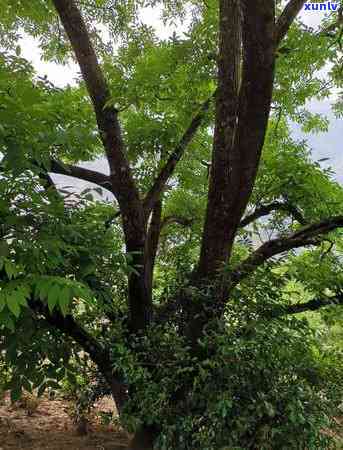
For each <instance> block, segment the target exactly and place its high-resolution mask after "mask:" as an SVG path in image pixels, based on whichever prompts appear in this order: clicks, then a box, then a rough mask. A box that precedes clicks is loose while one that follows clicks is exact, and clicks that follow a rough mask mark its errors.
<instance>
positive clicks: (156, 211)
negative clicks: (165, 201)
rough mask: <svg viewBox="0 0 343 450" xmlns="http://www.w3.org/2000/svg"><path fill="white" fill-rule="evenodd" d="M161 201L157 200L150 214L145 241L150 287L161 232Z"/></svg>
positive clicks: (147, 274) (150, 286)
mask: <svg viewBox="0 0 343 450" xmlns="http://www.w3.org/2000/svg"><path fill="white" fill-rule="evenodd" d="M161 215H162V201H161V200H159V201H158V202H157V203H156V204H155V206H154V208H153V210H152V215H151V221H150V224H149V229H148V233H147V238H146V242H145V258H146V277H147V282H148V285H149V288H150V289H151V288H152V280H153V272H154V266H155V260H156V255H157V250H158V243H159V239H160V233H161Z"/></svg>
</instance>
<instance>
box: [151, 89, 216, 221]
mask: <svg viewBox="0 0 343 450" xmlns="http://www.w3.org/2000/svg"><path fill="white" fill-rule="evenodd" d="M213 96H214V94H213V95H212V96H211V97H210V98H209V99H207V100H206V101H205V102H204V103H203V104H202V105H201V107H200V110H199V112H198V113H197V114H196V115H195V116H194V118H193V120H192V122H191V123H190V125H189V127H188V128H187V130H186V131H185V132H184V134H183V136H182V138H181V140H180V142H179V143H178V144H177V146H176V147H175V149H174V151H173V153H172V154H171V155H170V156H169V158H168V160H167V162H166V164H165V166H164V167H163V168H162V170H161V171H160V173H159V174H158V176H157V178H156V179H155V181H154V183H153V185H152V187H151V188H150V190H149V192H148V193H147V195H146V197H145V199H144V211H145V215H146V217H148V216H149V214H150V212H151V210H152V208H153V207H154V204H155V203H156V201H158V199H159V198H160V194H161V192H162V191H163V189H164V187H165V185H166V183H167V181H168V180H169V178H170V177H171V176H172V174H173V172H174V170H175V167H176V165H177V163H178V161H179V160H180V159H181V157H182V155H183V154H184V152H185V150H186V148H187V146H188V145H189V144H190V143H191V141H192V139H193V138H194V136H195V134H196V132H197V131H198V129H199V127H200V126H201V124H202V122H203V119H204V117H205V115H206V113H207V111H208V110H209V107H210V104H211V101H212V99H213Z"/></svg>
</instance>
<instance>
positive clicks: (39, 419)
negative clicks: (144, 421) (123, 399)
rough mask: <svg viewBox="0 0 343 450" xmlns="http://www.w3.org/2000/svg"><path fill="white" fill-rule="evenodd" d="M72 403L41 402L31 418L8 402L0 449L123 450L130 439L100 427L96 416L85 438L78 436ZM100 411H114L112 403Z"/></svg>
mask: <svg viewBox="0 0 343 450" xmlns="http://www.w3.org/2000/svg"><path fill="white" fill-rule="evenodd" d="M69 407H70V406H69V404H68V402H66V401H62V400H49V399H45V398H44V399H42V400H41V401H40V402H39V405H38V407H37V408H36V410H35V411H34V412H33V413H31V415H28V413H27V411H25V410H24V409H22V408H18V407H14V406H11V404H10V402H9V399H8V398H6V399H5V401H4V402H3V403H2V405H0V450H10V449H11V450H14V449H15V450H21V449H32V450H42V449H48V450H123V449H125V448H127V437H126V435H125V434H124V433H123V432H122V431H120V430H119V429H118V428H115V427H114V426H104V425H101V423H100V421H99V420H98V419H97V416H96V414H95V415H94V417H93V418H92V420H91V423H90V424H89V427H88V428H89V431H88V433H87V435H85V436H79V435H78V431H77V428H76V426H75V424H74V423H73V421H72V420H71V418H70V416H69V415H68V408H69ZM97 409H98V410H100V411H103V410H107V411H109V410H110V409H111V404H110V401H108V400H107V401H106V400H103V401H102V404H100V405H97Z"/></svg>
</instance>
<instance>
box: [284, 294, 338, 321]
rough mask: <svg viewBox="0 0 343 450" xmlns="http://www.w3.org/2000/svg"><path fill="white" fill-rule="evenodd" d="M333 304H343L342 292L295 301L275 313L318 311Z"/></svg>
mask: <svg viewBox="0 0 343 450" xmlns="http://www.w3.org/2000/svg"><path fill="white" fill-rule="evenodd" d="M334 305H339V306H343V293H342V294H338V295H337V296H335V297H330V298H315V299H313V300H310V301H308V302H306V303H296V304H294V305H289V306H287V307H286V308H284V309H283V310H282V311H281V312H280V313H277V315H278V316H280V315H281V316H283V315H288V314H299V313H302V312H307V311H318V310H319V309H321V308H325V307H327V306H334Z"/></svg>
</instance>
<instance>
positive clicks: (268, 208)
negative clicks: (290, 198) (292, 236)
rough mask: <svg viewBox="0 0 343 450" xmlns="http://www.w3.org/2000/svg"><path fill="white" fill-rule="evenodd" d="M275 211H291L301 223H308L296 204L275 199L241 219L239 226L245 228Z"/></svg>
mask: <svg viewBox="0 0 343 450" xmlns="http://www.w3.org/2000/svg"><path fill="white" fill-rule="evenodd" d="M273 211H285V212H287V213H289V214H290V215H291V216H292V217H293V218H294V219H295V220H296V221H297V222H299V223H300V224H301V225H306V220H305V219H304V217H303V215H302V214H301V212H300V211H299V209H298V208H297V207H296V206H293V205H291V204H290V203H287V202H279V201H275V202H272V203H269V204H268V205H261V206H259V207H258V208H256V209H255V211H254V212H253V213H251V214H249V215H247V216H245V217H244V219H243V220H241V223H240V224H239V227H240V228H244V227H246V226H247V225H249V224H251V223H252V222H254V221H255V220H257V219H260V218H261V217H264V216H268V215H269V214H270V213H271V212H273Z"/></svg>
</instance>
